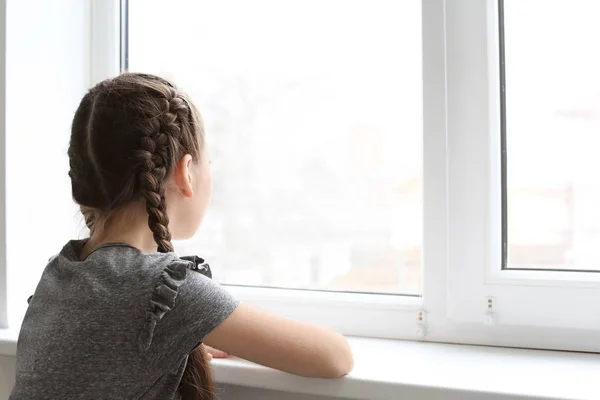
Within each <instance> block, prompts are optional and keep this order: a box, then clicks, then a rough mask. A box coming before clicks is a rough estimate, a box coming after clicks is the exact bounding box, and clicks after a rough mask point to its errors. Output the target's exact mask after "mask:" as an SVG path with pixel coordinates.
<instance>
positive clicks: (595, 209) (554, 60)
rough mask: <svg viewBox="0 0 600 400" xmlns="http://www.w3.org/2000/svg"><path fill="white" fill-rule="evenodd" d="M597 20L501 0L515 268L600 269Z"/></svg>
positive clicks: (588, 6) (592, 3) (577, 8)
mask: <svg viewBox="0 0 600 400" xmlns="http://www.w3.org/2000/svg"><path fill="white" fill-rule="evenodd" d="M599 15H600V2H598V1H596V0H569V1H566V0H563V1H547V0H518V1H517V0H512V1H511V0H506V1H504V31H505V58H506V69H505V73H506V143H507V146H506V150H507V153H506V154H507V163H506V167H507V184H508V203H507V210H508V215H507V224H508V233H507V234H508V244H509V257H508V267H510V268H525V269H528V268H533V269H566V270H598V269H600V246H599V244H600V179H599V178H598V171H600V157H599V156H598V149H599V148H600V51H599V49H600V47H599V44H598V39H599V38H600V24H598V16H599Z"/></svg>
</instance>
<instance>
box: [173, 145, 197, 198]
mask: <svg viewBox="0 0 600 400" xmlns="http://www.w3.org/2000/svg"><path fill="white" fill-rule="evenodd" d="M193 165H194V164H193V160H192V156H191V155H189V154H186V155H185V156H183V157H181V158H180V159H179V161H178V162H177V164H176V165H175V184H176V185H177V187H178V188H179V190H180V191H181V194H183V196H184V197H192V196H193V195H194V190H193V186H192V166H193Z"/></svg>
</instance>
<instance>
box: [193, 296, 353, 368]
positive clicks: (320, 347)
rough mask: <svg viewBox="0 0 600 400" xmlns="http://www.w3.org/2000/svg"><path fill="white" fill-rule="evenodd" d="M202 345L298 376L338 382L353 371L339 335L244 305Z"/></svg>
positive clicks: (350, 359)
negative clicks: (337, 380) (336, 379)
mask: <svg viewBox="0 0 600 400" xmlns="http://www.w3.org/2000/svg"><path fill="white" fill-rule="evenodd" d="M203 342H204V343H205V344H207V345H208V346H211V347H215V348H217V349H221V350H223V351H225V352H226V353H229V354H231V355H234V356H237V357H240V358H243V359H245V360H248V361H252V362H255V363H257V364H262V365H264V366H267V367H271V368H275V369H279V370H281V371H285V372H289V373H292V374H295V375H300V376H306V377H314V378H339V377H341V376H344V375H346V374H347V373H349V372H350V371H351V370H352V367H353V359H352V352H351V351H350V346H349V345H348V342H347V341H346V339H345V338H344V337H343V336H342V335H340V334H338V333H335V332H333V331H332V330H329V329H326V328H322V327H319V326H316V325H312V324H308V323H304V322H299V321H294V320H291V319H287V318H283V317H280V316H277V315H275V314H271V313H268V312H265V311H261V310H259V309H257V308H254V307H252V306H250V305H247V304H244V303H241V304H240V305H239V306H238V307H237V308H236V309H235V311H233V313H231V315H230V316H229V317H227V318H226V319H225V321H223V322H222V323H221V324H220V325H219V326H217V327H216V328H215V329H214V330H213V331H212V332H211V333H209V334H208V335H207V336H206V337H205V338H204V339H203Z"/></svg>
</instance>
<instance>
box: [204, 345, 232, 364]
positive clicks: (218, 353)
mask: <svg viewBox="0 0 600 400" xmlns="http://www.w3.org/2000/svg"><path fill="white" fill-rule="evenodd" d="M204 349H205V350H206V354H208V360H209V361H210V360H212V359H213V358H227V357H229V354H227V353H225V352H224V351H222V350H217V349H215V348H213V347H210V346H207V345H204Z"/></svg>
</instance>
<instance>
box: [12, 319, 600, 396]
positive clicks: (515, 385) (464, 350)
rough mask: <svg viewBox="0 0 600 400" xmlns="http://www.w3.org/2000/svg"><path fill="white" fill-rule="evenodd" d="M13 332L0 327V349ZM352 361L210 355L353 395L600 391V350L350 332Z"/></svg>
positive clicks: (284, 382)
mask: <svg viewBox="0 0 600 400" xmlns="http://www.w3.org/2000/svg"><path fill="white" fill-rule="evenodd" d="M16 338H17V333H16V332H14V331H8V330H2V329H0V355H14V354H15V351H16ZM350 342H351V345H352V348H353V351H354V355H355V361H356V367H355V369H354V371H353V372H352V373H351V374H350V375H348V376H347V377H345V378H342V379H338V380H322V379H307V378H299V377H296V376H293V375H289V374H286V373H283V372H280V371H276V370H272V369H269V368H265V367H262V366H259V365H256V364H252V363H250V362H247V361H244V360H240V359H235V358H230V359H223V360H214V361H213V367H214V373H215V379H216V380H217V381H218V382H220V383H225V384H232V385H238V386H248V387H255V388H264V389H271V390H280V391H285V392H293V393H305V394H310V395H323V396H332V397H340V398H351V399H365V398H370V399H382V400H383V399H390V400H391V399H399V398H405V399H412V398H418V399H422V400H429V399H444V400H451V399H457V400H458V399H460V400H471V399H473V400H475V399H481V400H491V399H493V400H500V399H525V398H536V399H561V400H583V399H590V400H592V399H598V398H600V381H599V379H600V378H599V377H600V355H597V354H583V353H570V352H554V351H539V350H524V349H506V348H494V347H481V346H466V345H452V344H440V343H419V342H406V341H396V340H382V339H365V338H350Z"/></svg>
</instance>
